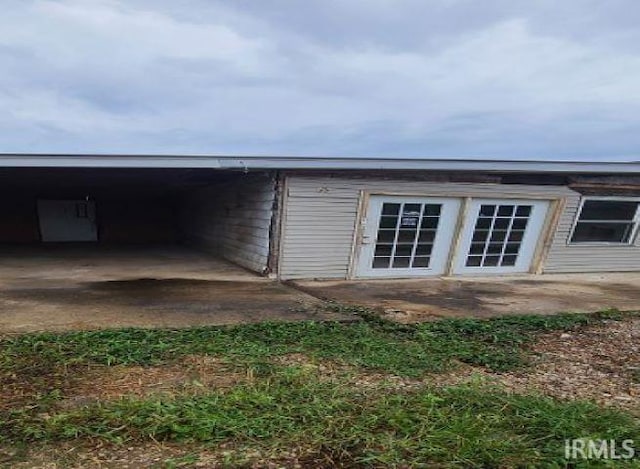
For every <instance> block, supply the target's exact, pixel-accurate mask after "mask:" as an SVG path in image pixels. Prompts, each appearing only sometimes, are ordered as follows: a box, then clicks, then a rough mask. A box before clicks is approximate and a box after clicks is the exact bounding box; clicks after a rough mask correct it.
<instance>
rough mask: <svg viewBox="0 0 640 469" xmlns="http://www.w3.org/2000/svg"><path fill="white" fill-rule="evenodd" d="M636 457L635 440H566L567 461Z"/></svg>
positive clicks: (565, 453)
mask: <svg viewBox="0 0 640 469" xmlns="http://www.w3.org/2000/svg"><path fill="white" fill-rule="evenodd" d="M635 456H636V448H635V444H634V440H591V439H589V438H576V439H573V440H564V457H565V458H566V459H614V460H623V459H633V458H634V457H635Z"/></svg>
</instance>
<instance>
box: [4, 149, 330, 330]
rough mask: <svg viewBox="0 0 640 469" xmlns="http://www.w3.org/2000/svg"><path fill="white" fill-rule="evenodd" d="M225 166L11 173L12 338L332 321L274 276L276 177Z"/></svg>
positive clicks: (114, 161) (32, 167)
mask: <svg viewBox="0 0 640 469" xmlns="http://www.w3.org/2000/svg"><path fill="white" fill-rule="evenodd" d="M4 162H6V158H5V161H4ZM215 163H216V160H213V159H210V158H209V159H198V158H187V157H181V158H174V159H170V160H169V161H167V160H166V159H163V158H158V157H126V158H125V157H123V158H114V157H101V156H95V157H77V158H73V159H68V158H67V159H65V158H62V157H50V158H49V157H46V156H28V155H27V156H24V157H22V159H16V160H15V161H14V164H13V165H10V164H7V165H6V166H5V167H2V168H0V313H1V314H0V332H20V331H31V330H43V329H46V330H67V329H92V328H100V327H129V326H138V327H158V326H160V327H162V326H164V327H184V326H189V325H204V324H228V323H235V322H247V321H263V320H292V319H303V318H304V319H309V318H324V317H326V316H324V314H325V312H323V311H321V309H322V308H321V307H320V302H319V301H318V300H316V299H314V298H312V297H310V296H308V295H306V294H304V293H301V292H298V291H296V290H293V289H290V288H288V287H286V286H284V285H281V284H279V283H277V282H275V281H273V280H270V279H268V278H267V277H266V276H265V274H267V273H268V271H269V263H270V252H271V249H270V232H271V231H272V229H273V227H272V223H273V220H272V219H273V212H274V210H273V209H274V200H275V183H276V181H275V175H274V173H273V172H271V171H268V170H255V171H251V172H249V171H247V170H245V169H244V168H242V166H241V165H237V167H225V168H220V167H216V164H215ZM234 166H235V165H234ZM329 314H330V313H329Z"/></svg>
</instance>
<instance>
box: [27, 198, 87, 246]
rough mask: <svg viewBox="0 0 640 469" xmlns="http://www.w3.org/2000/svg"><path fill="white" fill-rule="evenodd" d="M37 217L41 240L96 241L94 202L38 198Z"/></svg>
mask: <svg viewBox="0 0 640 469" xmlns="http://www.w3.org/2000/svg"><path fill="white" fill-rule="evenodd" d="M38 217H39V219H40V234H41V236H42V241H45V242H62V241H97V240H98V230H97V228H96V207H95V202H93V201H86V200H39V201H38Z"/></svg>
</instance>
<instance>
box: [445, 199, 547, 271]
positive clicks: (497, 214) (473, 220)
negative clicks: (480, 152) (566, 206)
mask: <svg viewBox="0 0 640 469" xmlns="http://www.w3.org/2000/svg"><path fill="white" fill-rule="evenodd" d="M548 208H549V202H548V201H540V200H505V199H473V200H472V201H471V202H470V206H469V210H468V212H467V213H468V214H467V217H466V220H465V222H464V226H463V228H462V230H463V231H462V237H461V239H460V245H459V250H458V252H457V253H456V259H455V264H454V269H453V270H454V273H456V274H473V273H476V274H492V273H509V272H514V273H515V272H528V271H529V269H530V268H531V262H532V259H533V255H534V253H535V250H536V247H537V245H538V240H539V238H540V234H541V233H542V228H543V226H544V221H545V217H546V214H547V210H548Z"/></svg>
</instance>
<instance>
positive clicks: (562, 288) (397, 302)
mask: <svg viewBox="0 0 640 469" xmlns="http://www.w3.org/2000/svg"><path fill="white" fill-rule="evenodd" d="M293 283H294V284H295V285H296V286H297V287H298V288H300V289H301V290H303V291H306V292H308V293H310V294H312V295H314V296H317V297H319V298H324V299H327V300H333V301H338V302H340V303H344V304H352V305H362V306H367V307H369V308H373V309H376V310H378V311H380V312H383V313H385V315H386V316H387V317H388V318H389V319H393V320H396V321H400V322H419V321H425V320H429V319H435V318H439V317H480V318H482V317H490V316H499V315H504V314H528V313H534V314H554V313H558V312H592V311H598V310H603V309H607V308H617V309H620V310H640V273H616V274H571V275H544V276H536V277H532V276H519V277H491V278H488V277H476V278H464V279H461V278H455V279H454V278H434V279H416V280H363V281H343V280H341V281H296V282H293Z"/></svg>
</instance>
